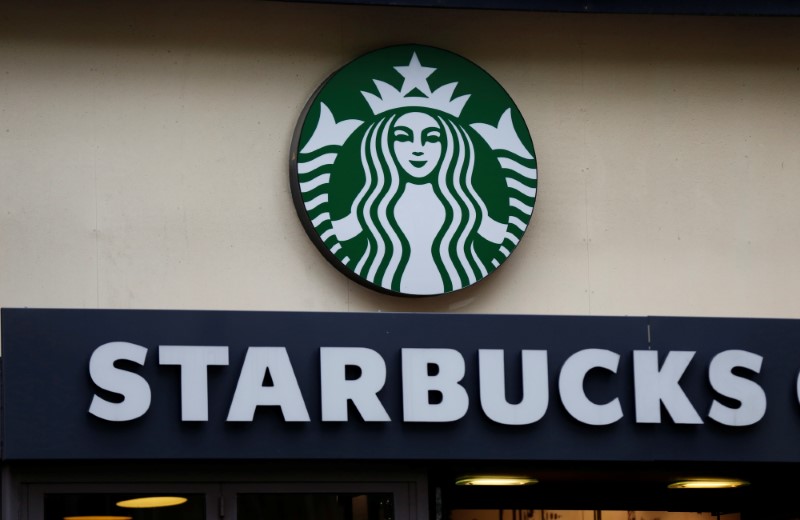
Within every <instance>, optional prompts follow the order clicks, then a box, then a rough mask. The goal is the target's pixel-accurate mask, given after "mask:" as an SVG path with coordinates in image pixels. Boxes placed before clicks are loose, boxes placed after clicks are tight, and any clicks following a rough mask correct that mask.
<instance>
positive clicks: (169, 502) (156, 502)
mask: <svg viewBox="0 0 800 520" xmlns="http://www.w3.org/2000/svg"><path fill="white" fill-rule="evenodd" d="M184 502H186V499H185V498H184V497H142V498H132V499H130V500H122V501H121V502H117V505H118V506H119V507H130V508H135V509H142V508H148V507H169V506H177V505H180V504H183V503H184Z"/></svg>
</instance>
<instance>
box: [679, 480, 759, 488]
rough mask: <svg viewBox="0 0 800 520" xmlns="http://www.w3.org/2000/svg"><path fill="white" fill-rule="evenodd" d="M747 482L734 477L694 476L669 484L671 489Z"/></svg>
mask: <svg viewBox="0 0 800 520" xmlns="http://www.w3.org/2000/svg"><path fill="white" fill-rule="evenodd" d="M747 484H749V482H747V481H744V480H740V479H735V478H695V479H687V480H679V481H678V482H673V483H672V484H670V485H669V486H667V487H669V488H671V489H725V488H737V487H741V486H746V485H747Z"/></svg>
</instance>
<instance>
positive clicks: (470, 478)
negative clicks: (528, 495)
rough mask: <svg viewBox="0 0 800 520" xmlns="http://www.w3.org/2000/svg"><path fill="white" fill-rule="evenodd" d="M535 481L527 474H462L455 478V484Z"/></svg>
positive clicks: (505, 484)
mask: <svg viewBox="0 0 800 520" xmlns="http://www.w3.org/2000/svg"><path fill="white" fill-rule="evenodd" d="M537 482H539V481H538V480H537V479H535V478H532V477H529V476H527V475H464V476H463V477H459V478H457V479H456V485H457V486H526V485H529V484H536V483H537Z"/></svg>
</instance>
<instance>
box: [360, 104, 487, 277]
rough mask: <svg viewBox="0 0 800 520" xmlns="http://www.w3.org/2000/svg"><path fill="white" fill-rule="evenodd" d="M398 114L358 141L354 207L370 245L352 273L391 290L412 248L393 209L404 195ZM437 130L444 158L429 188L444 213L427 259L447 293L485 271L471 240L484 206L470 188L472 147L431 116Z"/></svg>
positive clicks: (451, 125)
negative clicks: (359, 169) (360, 174)
mask: <svg viewBox="0 0 800 520" xmlns="http://www.w3.org/2000/svg"><path fill="white" fill-rule="evenodd" d="M400 115H402V113H397V112H395V113H392V114H391V115H386V116H383V117H381V118H380V119H378V120H377V121H375V122H374V123H372V124H371V125H370V126H369V127H368V128H367V129H366V131H365V132H364V135H363V137H362V139H361V148H360V154H361V164H362V165H363V169H364V175H365V182H364V186H363V188H362V189H361V190H360V192H359V193H358V195H357V196H356V199H355V200H354V202H353V207H354V208H355V210H356V215H357V218H358V220H359V222H360V224H361V227H362V229H363V230H364V231H365V232H366V236H367V242H368V245H367V247H366V250H365V252H364V255H363V256H362V257H361V258H360V259H359V260H358V261H357V263H356V267H355V272H356V273H358V274H359V275H361V276H362V277H364V278H366V279H367V280H369V281H370V282H372V283H374V284H376V285H379V286H381V287H383V288H385V289H389V290H392V291H398V292H399V290H400V279H401V277H402V274H403V271H404V270H405V267H406V265H407V264H408V259H409V254H410V246H409V243H408V241H407V240H406V238H405V237H404V236H403V233H402V231H401V230H400V228H399V226H398V224H397V221H396V220H395V218H394V210H395V206H396V205H397V201H398V200H399V198H400V195H402V193H403V189H402V188H403V187H404V185H405V182H408V181H406V180H404V177H406V176H407V175H408V174H407V173H405V172H402V171H401V167H400V166H399V164H398V161H397V157H396V156H395V153H394V146H393V144H394V141H393V138H392V130H393V126H394V123H395V121H396V120H397V118H398V117H399V116H400ZM430 115H431V116H432V117H433V118H434V119H435V120H436V122H437V123H438V125H439V127H440V130H441V139H442V154H441V158H440V161H439V164H438V165H437V166H436V167H435V169H434V172H433V173H431V176H434V175H435V179H433V181H432V187H433V190H434V192H435V194H436V196H437V197H438V198H439V200H441V202H442V205H443V206H444V208H445V222H444V225H443V226H442V228H441V229H440V230H439V232H438V233H437V234H436V238H435V239H434V242H433V246H432V251H431V254H432V256H433V259H434V262H435V263H436V266H437V268H438V270H439V274H440V276H441V277H442V282H443V285H444V290H445V292H448V291H453V290H456V289H460V288H462V287H465V286H467V285H469V284H471V283H474V282H475V281H476V279H477V277H478V274H480V275H481V276H486V274H487V271H486V267H485V266H484V264H483V262H482V261H481V259H480V258H479V256H478V254H477V253H476V251H475V246H474V239H475V237H476V236H477V230H478V227H479V226H480V223H481V220H482V219H483V218H484V217H485V216H486V206H485V205H484V203H483V201H482V200H481V199H480V197H479V196H478V194H477V192H476V191H475V189H474V187H473V184H472V174H473V169H474V166H475V147H474V145H473V142H472V139H471V137H470V135H469V133H468V132H467V130H466V129H465V128H462V127H461V126H460V125H458V124H457V123H456V122H455V121H454V120H452V119H451V118H450V117H449V116H448V115H446V114H442V113H439V112H431V113H430Z"/></svg>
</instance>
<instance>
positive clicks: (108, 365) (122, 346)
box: [89, 341, 150, 422]
mask: <svg viewBox="0 0 800 520" xmlns="http://www.w3.org/2000/svg"><path fill="white" fill-rule="evenodd" d="M146 356H147V349H146V348H145V347H142V346H139V345H134V344H133V343H127V342H124V341H112V342H111V343H106V344H104V345H100V346H99V347H97V348H96V349H95V351H94V353H92V357H91V359H90V360H89V375H90V376H91V378H92V381H93V382H94V384H96V385H97V386H99V387H100V388H102V389H103V390H108V391H109V392H114V393H116V394H120V395H122V401H121V402H119V403H114V402H110V401H106V400H105V399H103V398H102V397H100V396H98V395H97V394H95V395H94V397H93V398H92V403H91V405H90V406H89V413H90V414H92V415H95V416H97V417H99V418H101V419H105V420H106V421H114V422H121V421H132V420H133V419H138V418H139V417H141V416H142V415H144V414H145V412H147V410H148V409H149V408H150V385H148V384H147V381H145V379H144V378H143V377H142V376H140V375H138V374H134V373H133V372H128V371H127V370H122V369H120V368H117V367H115V366H114V363H115V362H117V361H119V360H121V359H124V360H127V361H133V362H134V363H137V364H139V365H144V359H145V357H146Z"/></svg>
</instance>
